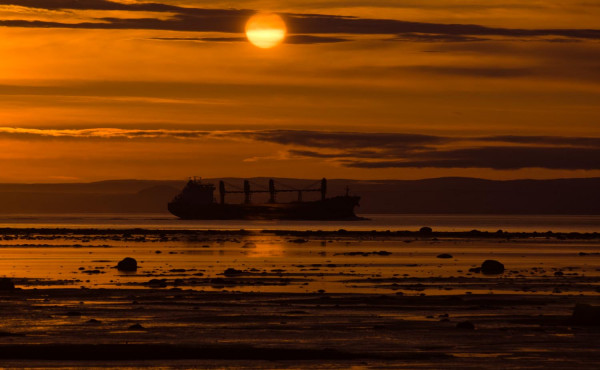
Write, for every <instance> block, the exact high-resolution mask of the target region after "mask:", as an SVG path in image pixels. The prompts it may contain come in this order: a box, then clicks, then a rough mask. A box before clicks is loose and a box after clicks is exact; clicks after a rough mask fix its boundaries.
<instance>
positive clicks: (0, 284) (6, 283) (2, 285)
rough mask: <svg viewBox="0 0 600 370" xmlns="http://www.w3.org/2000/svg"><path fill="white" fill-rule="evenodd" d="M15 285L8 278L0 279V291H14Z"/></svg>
mask: <svg viewBox="0 0 600 370" xmlns="http://www.w3.org/2000/svg"><path fill="white" fill-rule="evenodd" d="M14 289H15V284H14V283H13V281H12V280H11V279H9V278H1V279H0V290H14Z"/></svg>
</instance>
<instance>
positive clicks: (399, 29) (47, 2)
mask: <svg viewBox="0 0 600 370" xmlns="http://www.w3.org/2000/svg"><path fill="white" fill-rule="evenodd" d="M0 5H18V6H22V7H30V8H39V9H47V10H57V9H60V10H65V9H71V10H119V11H130V12H140V11H145V12H148V11H150V12H169V13H173V14H174V16H173V17H172V18H171V19H154V18H125V17H123V18H98V20H97V22H82V23H71V22H69V23H67V22H65V23H62V22H48V21H31V20H3V21H0V25H3V26H7V27H52V28H94V29H150V30H170V31H196V32H225V33H243V32H244V29H243V28H244V24H245V21H246V19H247V18H248V17H249V16H250V15H251V14H253V13H255V11H253V10H245V9H203V8H195V7H180V6H175V5H167V4H163V3H156V2H155V3H151V2H148V3H145V2H144V3H120V2H113V1H108V0H86V1H73V0H43V1H42V0H19V1H16V0H13V1H11V0H0ZM282 15H283V16H284V17H285V19H286V23H287V25H288V28H289V30H290V33H292V34H298V35H319V34H328V35H341V34H343V35H392V36H394V38H396V39H398V40H404V39H406V38H410V39H412V40H416V39H420V40H421V41H436V40H437V41H447V40H453V41H481V39H482V38H484V37H490V36H506V37H512V38H531V37H548V36H552V37H564V38H569V39H593V40H598V39H600V30H598V29H523V28H498V27H486V26H480V25H473V24H441V23H426V22H406V21H401V20H394V19H366V18H358V17H349V16H336V15H327V14H295V13H284V14H282ZM328 37H332V38H331V39H330V42H339V41H337V40H336V41H334V39H336V38H337V37H334V36H328ZM298 40H299V42H300V41H301V40H304V42H300V43H306V41H307V39H306V38H304V39H302V38H300V39H298ZM321 41H324V40H321Z"/></svg>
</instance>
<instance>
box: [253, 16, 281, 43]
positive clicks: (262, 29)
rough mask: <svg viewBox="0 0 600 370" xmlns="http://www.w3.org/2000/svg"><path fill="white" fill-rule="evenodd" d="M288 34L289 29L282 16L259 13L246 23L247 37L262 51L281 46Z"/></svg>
mask: <svg viewBox="0 0 600 370" xmlns="http://www.w3.org/2000/svg"><path fill="white" fill-rule="evenodd" d="M286 33H287V27H286V25H285V22H284V21H283V19H281V17H280V16H278V15H277V14H273V13H259V14H256V15H254V16H252V18H250V19H249V20H248V23H246V37H248V40H249V41H250V42H251V43H252V44H254V45H255V46H258V47H259V48H262V49H269V48H272V47H275V46H277V45H278V44H280V43H281V42H282V41H283V40H284V39H285V35H286Z"/></svg>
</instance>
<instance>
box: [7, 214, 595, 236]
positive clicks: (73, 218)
mask: <svg viewBox="0 0 600 370" xmlns="http://www.w3.org/2000/svg"><path fill="white" fill-rule="evenodd" d="M361 216H363V217H366V218H368V220H364V221H204V220H203V221H184V220H179V219H177V218H175V217H173V216H171V215H169V214H52V215H49V214H38V215H36V214H27V215H0V227H32V228H145V229H192V230H202V229H212V230H235V229H246V230H261V229H284V230H338V229H346V230H418V229H419V228H421V227H422V226H429V227H432V228H433V229H434V230H437V231H469V230H473V229H477V230H481V231H496V230H499V229H502V230H504V231H511V232H519V231H538V232H545V231H549V230H551V231H554V232H559V231H560V232H571V231H573V232H600V216H555V215H404V214H399V215H381V214H378V215H375V214H373V215H361Z"/></svg>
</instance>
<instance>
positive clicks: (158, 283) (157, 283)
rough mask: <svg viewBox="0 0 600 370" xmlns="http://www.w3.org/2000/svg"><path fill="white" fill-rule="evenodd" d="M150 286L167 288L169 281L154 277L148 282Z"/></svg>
mask: <svg viewBox="0 0 600 370" xmlns="http://www.w3.org/2000/svg"><path fill="white" fill-rule="evenodd" d="M146 284H147V285H148V286H149V287H152V288H166V287H167V281H166V280H165V279H152V280H150V281H149V282H147V283H146Z"/></svg>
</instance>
